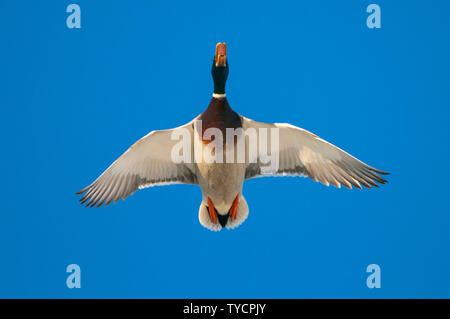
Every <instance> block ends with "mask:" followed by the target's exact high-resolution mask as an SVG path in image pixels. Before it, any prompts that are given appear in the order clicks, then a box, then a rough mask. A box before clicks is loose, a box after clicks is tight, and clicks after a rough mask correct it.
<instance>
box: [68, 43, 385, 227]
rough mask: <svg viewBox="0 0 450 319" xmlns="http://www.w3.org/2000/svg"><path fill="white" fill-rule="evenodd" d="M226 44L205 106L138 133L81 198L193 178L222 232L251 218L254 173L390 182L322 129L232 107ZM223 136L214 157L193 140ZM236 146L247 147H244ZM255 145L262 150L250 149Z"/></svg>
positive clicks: (116, 195) (120, 194)
mask: <svg viewBox="0 0 450 319" xmlns="http://www.w3.org/2000/svg"><path fill="white" fill-rule="evenodd" d="M226 51H227V46H226V44H225V43H218V44H217V45H216V54H215V56H214V58H213V64H212V77H213V80H214V92H213V94H212V99H211V101H210V103H209V106H208V108H207V109H206V110H205V111H204V112H203V113H202V114H200V115H199V116H197V117H196V118H195V119H194V120H192V121H191V122H189V123H187V124H185V125H183V126H180V127H178V128H175V129H169V130H163V131H152V132H150V133H149V134H148V135H146V136H144V137H143V138H141V139H140V140H138V141H137V142H136V143H135V144H133V145H132V146H131V147H130V148H129V149H128V150H127V151H126V152H125V153H124V154H123V155H122V156H120V157H119V158H118V159H117V160H116V161H115V162H114V163H113V164H112V165H111V166H110V167H109V168H108V169H107V170H106V171H104V172H103V174H101V175H100V176H99V177H98V178H97V179H96V180H95V181H94V182H93V183H92V184H90V185H89V186H87V187H86V188H84V189H83V190H81V191H79V192H78V193H76V194H78V195H81V194H84V195H83V197H82V198H81V199H80V202H81V203H82V204H86V207H94V206H97V207H100V206H102V205H103V204H104V205H105V206H108V205H109V204H110V203H111V202H114V203H116V202H117V201H118V200H119V199H125V198H127V197H128V196H130V195H132V194H133V193H135V192H136V191H137V190H138V189H141V188H146V187H150V186H156V185H168V184H175V183H184V184H194V185H199V186H200V188H201V190H202V202H201V204H200V209H199V213H198V214H199V221H200V224H201V225H203V226H204V227H206V228H208V229H210V230H213V231H219V230H221V229H222V228H223V227H226V228H228V229H232V228H235V227H237V226H239V225H240V224H242V222H243V221H244V220H245V219H246V218H247V217H248V213H249V209H248V205H247V202H246V200H245V198H244V196H243V194H242V189H243V185H244V181H245V180H246V179H249V178H254V177H259V176H274V175H278V176H285V175H294V176H305V177H310V178H311V179H313V180H314V181H316V182H321V183H323V184H325V185H327V186H329V185H330V184H331V185H333V186H336V187H338V188H340V187H341V185H343V186H344V187H347V188H352V186H353V187H356V188H359V189H361V188H363V187H367V188H371V187H372V186H374V187H378V185H377V183H379V184H384V183H386V180H385V179H383V178H382V177H381V176H380V175H386V174H388V173H386V172H383V171H381V170H378V169H376V168H373V167H371V166H369V165H367V164H365V163H363V162H361V161H360V160H358V159H356V158H355V157H353V156H351V155H350V154H348V153H346V152H344V151H343V150H341V149H339V148H338V147H336V146H334V145H332V144H330V143H328V142H327V141H325V140H323V139H321V138H319V137H318V136H317V135H314V134H312V133H310V132H308V131H306V130H304V129H302V128H299V127H296V126H293V125H290V124H280V123H274V124H270V123H262V122H257V121H253V120H250V119H248V118H246V117H244V116H242V115H239V114H238V113H236V112H235V111H233V110H232V109H231V107H230V105H229V104H228V100H227V98H226V94H225V84H226V81H227V77H228V72H229V65H228V59H227V55H226ZM211 130H212V132H213V133H211ZM214 130H215V131H214ZM230 130H231V131H230ZM178 132H183V133H184V134H187V138H189V139H192V140H193V143H187V144H183V145H187V146H186V149H183V150H182V151H181V152H180V151H179V146H180V142H179V139H177V138H174V136H175V135H177V134H176V133H178ZM235 132H238V133H235ZM247 132H254V133H255V134H256V135H255V136H256V139H257V140H258V143H259V144H258V143H256V142H255V140H253V143H254V144H255V143H256V144H258V145H257V146H255V147H253V146H252V145H251V144H252V139H251V138H250V137H251V134H247ZM268 132H269V133H270V134H269V133H268ZM219 135H222V137H221V141H222V142H223V141H224V140H225V141H226V143H224V145H223V148H222V146H220V147H218V146H217V145H220V144H215V147H210V149H209V152H210V153H209V154H210V155H212V156H217V157H215V159H216V160H214V161H206V160H204V158H202V155H203V154H204V153H199V149H198V147H196V146H195V145H196V143H197V145H200V146H201V147H200V152H203V150H204V149H207V148H208V147H209V146H211V145H212V144H213V143H212V142H213V141H214V142H217V143H219V139H218V136H219ZM269 135H270V138H269ZM175 137H176V136H175ZM268 139H269V140H270V141H269V142H268V143H267V145H266V146H265V147H264V144H261V143H262V142H260V141H262V140H264V143H266V141H267V140H268ZM230 141H231V142H230ZM184 142H186V141H184ZM187 142H189V141H187ZM241 142H243V144H242V143H241ZM240 143H241V144H240ZM191 144H193V145H191ZM239 145H245V147H244V148H243V149H242V148H239ZM272 146H274V148H271V147H272ZM266 147H267V148H268V149H270V152H267V155H269V153H270V154H271V155H273V154H276V159H275V157H273V158H272V161H271V163H272V162H276V165H275V167H272V169H271V170H270V169H269V170H267V169H265V168H267V166H266V164H265V163H268V159H267V158H268V156H265V158H263V156H262V154H264V153H262V152H261V150H262V149H265V148H266ZM257 149H258V152H257V153H255V152H253V153H254V154H253V155H252V154H250V153H252V150H257ZM222 151H223V152H222ZM242 151H243V152H244V153H245V154H244V159H242V158H241V160H237V158H238V157H239V154H240V153H242ZM180 154H182V155H183V156H185V157H183V160H181V161H180V160H178V159H177V160H176V159H175V158H174V156H175V155H180ZM199 154H200V155H199ZM205 154H206V153H205ZM230 154H231V155H230ZM255 154H256V155H255ZM227 155H230V158H231V159H232V160H231V161H228V160H227V161H226V162H221V161H220V160H219V161H217V158H220V156H222V158H223V157H225V156H227ZM227 159H228V158H227ZM274 159H275V160H274Z"/></svg>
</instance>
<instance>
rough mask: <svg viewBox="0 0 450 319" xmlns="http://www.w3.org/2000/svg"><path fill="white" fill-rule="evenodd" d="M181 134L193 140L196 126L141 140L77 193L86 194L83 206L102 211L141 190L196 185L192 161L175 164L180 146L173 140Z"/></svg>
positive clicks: (154, 132) (156, 133) (153, 132)
mask: <svg viewBox="0 0 450 319" xmlns="http://www.w3.org/2000/svg"><path fill="white" fill-rule="evenodd" d="M177 130H178V131H177ZM183 130H184V131H183ZM176 131H177V132H176ZM178 132H181V133H185V135H184V136H185V138H187V136H189V138H191V137H192V136H193V122H190V123H188V124H186V125H183V126H180V127H177V128H175V129H170V130H163V131H152V132H150V133H149V134H147V135H146V136H144V137H143V138H141V139H140V140H138V141H137V142H136V143H135V144H133V145H132V146H131V147H130V148H129V149H128V150H127V151H126V152H125V153H124V154H123V155H122V156H120V157H119V158H118V159H117V160H116V161H115V162H114V163H113V164H112V165H111V166H110V167H109V168H108V169H107V170H106V171H104V172H103V174H101V175H100V176H99V177H98V178H97V179H96V180H95V181H94V182H93V183H92V184H91V185H89V186H88V187H86V188H84V189H83V190H81V191H79V192H78V193H76V194H77V195H80V194H83V193H85V194H84V196H83V197H82V198H81V199H80V202H81V203H82V204H84V203H86V202H87V203H86V206H90V207H93V206H95V205H97V207H100V206H101V205H102V204H105V206H106V205H108V204H110V203H111V202H112V201H114V203H115V202H117V201H118V200H119V199H125V198H127V197H128V196H130V195H132V194H133V193H134V192H136V191H137V190H138V189H141V188H146V187H150V186H156V185H167V184H177V183H184V184H197V183H198V182H197V177H196V175H195V169H194V166H193V164H192V163H193V161H191V162H190V163H184V162H181V163H176V162H174V161H173V159H172V149H173V148H174V146H175V144H176V143H179V141H178V140H177V139H175V140H174V139H172V134H173V133H178ZM189 142H191V141H189ZM190 144H192V143H190ZM192 147H193V146H192ZM191 154H193V150H192V149H191Z"/></svg>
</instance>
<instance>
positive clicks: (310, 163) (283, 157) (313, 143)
mask: <svg viewBox="0 0 450 319" xmlns="http://www.w3.org/2000/svg"><path fill="white" fill-rule="evenodd" d="M242 119H243V129H244V130H246V129H248V128H254V129H255V130H256V132H257V134H258V140H259V132H260V131H259V129H261V128H263V129H266V130H267V131H270V130H271V129H273V128H276V129H278V134H279V139H278V141H279V148H278V149H279V165H278V169H277V170H276V171H274V172H272V173H271V174H268V175H269V176H270V175H281V176H283V175H299V176H307V177H310V178H311V179H313V180H314V181H316V182H321V183H323V184H325V185H327V186H328V185H329V184H332V185H334V186H336V187H341V185H343V186H345V187H347V188H352V185H353V186H355V187H357V188H362V186H365V187H367V188H371V186H375V187H378V185H377V183H380V184H384V183H386V180H385V179H383V178H382V177H381V176H380V175H386V174H388V173H386V172H383V171H380V170H378V169H376V168H373V167H371V166H369V165H367V164H365V163H363V162H361V161H360V160H358V159H357V158H355V157H353V156H351V155H350V154H348V153H346V152H344V151H343V150H341V149H340V148H338V147H336V146H334V145H333V144H331V143H328V142H327V141H325V140H323V139H321V138H319V137H318V136H316V135H314V134H312V133H311V132H308V131H307V130H304V129H302V128H299V127H296V126H293V125H290V124H281V123H274V124H270V123H262V122H256V121H253V120H250V119H247V118H245V117H242ZM247 143H248V141H247ZM269 144H270V141H269ZM247 151H248V149H247ZM262 165H263V164H261V162H260V160H259V158H258V161H257V162H256V163H247V168H246V176H245V177H246V179H248V178H252V177H258V176H266V175H267V174H263V173H262V171H261V167H262ZM361 185H362V186H361Z"/></svg>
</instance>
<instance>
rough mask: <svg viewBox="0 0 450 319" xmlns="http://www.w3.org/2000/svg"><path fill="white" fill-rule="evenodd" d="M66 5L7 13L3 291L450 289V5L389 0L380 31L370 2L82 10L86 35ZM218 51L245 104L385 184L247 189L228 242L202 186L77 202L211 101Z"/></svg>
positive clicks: (281, 293) (359, 292) (1, 16)
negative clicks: (125, 159)
mask: <svg viewBox="0 0 450 319" xmlns="http://www.w3.org/2000/svg"><path fill="white" fill-rule="evenodd" d="M70 3H71V2H69V1H39V2H36V1H34V2H29V1H12V0H9V1H6V0H1V1H0V30H1V31H0V106H1V117H0V123H1V125H0V136H1V156H0V167H1V168H2V183H1V186H0V187H1V189H0V194H1V195H0V196H1V197H0V198H1V203H2V205H1V208H0V211H1V213H0V217H1V221H0V253H1V257H0V297H39V298H40V297H58V298H59V297H61V298H81V297H101V298H104V297H105V298H108V297H117V298H122V297H123V298H132V297H133V298H134V297H136V298H141V297H149V298H172V297H175V298H218V297H219V298H247V297H254V298H260V297H261V298H312V297H324V298H331V297H337V298H347V297H356V298H382V297H388V298H390V297H426V298H428V297H450V250H449V244H450V233H449V227H450V210H449V207H448V182H449V181H450V174H449V169H448V163H449V160H450V153H449V152H450V150H449V146H448V139H449V137H450V134H449V128H448V123H449V117H450V112H449V110H448V108H449V106H450V98H449V84H450V81H449V76H450V59H449V57H450V44H449V31H450V22H449V20H448V12H449V10H450V2H449V1H377V2H376V3H378V4H379V5H380V6H381V10H382V12H381V13H382V17H381V18H382V21H381V23H382V28H381V29H379V30H375V29H373V30H371V29H368V28H367V26H366V18H367V16H368V13H366V7H367V5H368V4H370V3H371V2H370V1H302V2H300V1H295V2H292V3H289V2H283V1H275V2H273V1H271V2H268V3H265V4H264V3H261V2H260V1H258V2H255V3H248V2H244V1H237V2H231V1H226V2H223V1H208V2H204V3H195V2H192V1H183V2H179V3H178V2H174V1H167V2H164V3H161V1H152V2H149V1H76V3H78V4H79V5H80V6H81V10H82V28H81V29H80V30H76V29H68V28H67V27H66V17H67V16H68V14H67V13H66V6H67V5H68V4H70ZM219 41H225V42H226V43H227V44H228V45H229V52H228V57H229V63H230V77H229V81H228V84H227V93H228V97H229V102H230V104H231V106H232V107H233V108H234V109H235V110H236V111H237V112H239V113H241V114H243V115H245V116H247V117H249V118H252V119H255V120H259V121H267V122H289V123H292V124H294V125H298V126H301V127H303V128H306V129H308V130H310V131H312V132H314V133H316V134H318V135H319V136H321V137H323V138H325V139H327V140H328V141H330V142H332V143H335V144H336V145H338V146H340V147H342V148H343V149H345V150H347V151H348V152H350V153H351V154H353V155H355V156H357V157H358V158H360V159H361V160H363V161H365V162H367V163H368V164H370V165H373V166H375V167H377V168H379V169H382V170H387V171H389V172H391V173H392V174H391V175H390V176H389V183H388V184H387V185H385V186H383V187H381V188H380V189H375V190H364V191H358V190H351V191H349V190H346V189H336V188H332V187H329V188H327V187H325V186H323V185H322V184H319V183H314V182H313V181H310V180H308V179H304V178H266V179H255V180H250V181H248V182H246V184H245V188H244V194H245V196H246V199H247V201H248V204H249V207H250V215H249V218H248V220H247V221H246V222H245V223H244V224H243V225H242V226H241V227H239V228H238V229H236V230H234V231H222V232H220V233H213V232H210V231H208V230H206V229H205V228H203V227H202V226H201V225H200V224H199V222H198V207H199V204H200V200H201V193H200V189H199V188H198V187H196V186H188V185H175V186H169V187H154V188H150V189H145V190H143V191H139V192H137V193H136V194H135V195H134V196H132V197H130V198H128V199H127V200H126V201H120V202H119V203H118V204H116V205H112V206H109V207H107V208H101V209H87V208H84V207H82V206H80V205H79V204H78V201H77V200H78V198H77V197H76V196H75V195H74V192H76V191H78V190H80V189H81V188H83V187H84V186H86V185H87V184H88V183H90V182H91V181H92V180H93V179H94V178H96V177H97V176H98V175H99V174H100V173H101V172H102V171H103V170H104V169H105V168H106V167H107V166H109V164H110V163H111V162H112V161H113V160H114V159H116V158H117V157H118V156H119V155H121V153H122V152H124V151H125V150H126V149H127V148H128V147H129V146H130V145H131V144H132V143H133V142H135V141H136V140H137V139H139V138H140V137H142V136H143V135H145V134H146V133H147V132H149V131H151V130H154V129H165V128H171V127H176V126H178V125H181V124H184V123H186V122H188V121H189V120H191V119H192V118H194V116H196V115H198V114H199V113H201V112H202V111H203V110H204V109H205V108H206V106H207V105H208V103H209V100H210V98H211V93H212V81H211V76H210V67H211V59H212V56H213V54H214V47H215V44H216V43H217V42H219ZM72 263H75V264H79V265H80V267H81V270H82V288H81V289H72V290H71V289H68V288H67V287H66V277H67V275H68V274H67V273H66V266H67V265H68V264H72ZM371 263H376V264H379V265H380V266H381V271H382V274H381V276H382V277H381V289H368V288H367V286H366V277H367V275H368V274H367V273H366V267H367V265H369V264H371Z"/></svg>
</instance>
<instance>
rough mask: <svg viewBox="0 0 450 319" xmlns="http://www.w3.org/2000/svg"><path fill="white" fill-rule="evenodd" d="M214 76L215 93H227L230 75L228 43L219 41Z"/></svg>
mask: <svg viewBox="0 0 450 319" xmlns="http://www.w3.org/2000/svg"><path fill="white" fill-rule="evenodd" d="M211 73H212V77H213V80H214V94H219V95H220V94H225V83H226V82H227V77H228V60H227V45H226V44H225V43H220V42H219V43H217V45H216V55H215V56H214V59H213V65H212V70H211Z"/></svg>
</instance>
